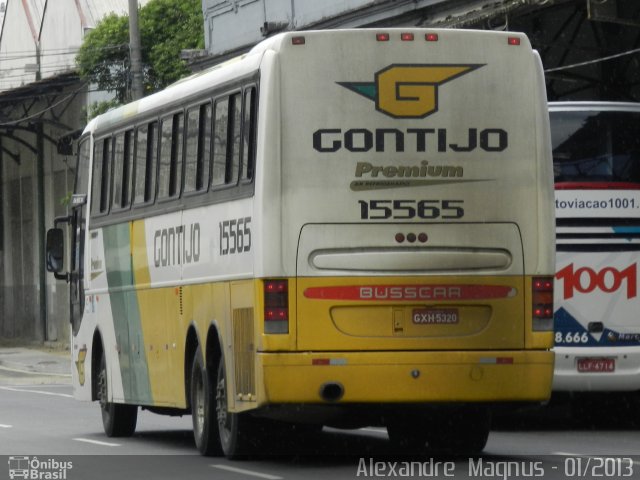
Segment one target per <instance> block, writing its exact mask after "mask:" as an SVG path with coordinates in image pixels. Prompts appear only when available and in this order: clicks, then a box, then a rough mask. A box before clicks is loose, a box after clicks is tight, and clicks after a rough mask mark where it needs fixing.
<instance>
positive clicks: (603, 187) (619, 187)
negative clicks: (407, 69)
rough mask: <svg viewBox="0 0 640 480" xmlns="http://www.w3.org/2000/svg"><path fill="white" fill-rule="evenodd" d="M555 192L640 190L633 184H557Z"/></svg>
mask: <svg viewBox="0 0 640 480" xmlns="http://www.w3.org/2000/svg"><path fill="white" fill-rule="evenodd" d="M556 190H640V183H634V182H558V183H556Z"/></svg>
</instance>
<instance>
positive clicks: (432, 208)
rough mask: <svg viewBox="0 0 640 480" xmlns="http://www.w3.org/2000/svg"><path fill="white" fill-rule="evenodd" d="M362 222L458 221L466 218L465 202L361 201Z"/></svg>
mask: <svg viewBox="0 0 640 480" xmlns="http://www.w3.org/2000/svg"><path fill="white" fill-rule="evenodd" d="M358 203H359V204H360V218H361V219H362V220H387V219H393V220H410V219H412V218H421V219H423V220H432V219H434V218H445V219H457V218H462V217H463V216H464V209H463V208H462V205H463V203H464V202H463V200H359V201H358Z"/></svg>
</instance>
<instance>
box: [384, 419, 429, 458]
mask: <svg viewBox="0 0 640 480" xmlns="http://www.w3.org/2000/svg"><path fill="white" fill-rule="evenodd" d="M426 428H427V427H425V425H424V423H423V422H420V421H417V422H416V421H414V422H409V421H408V420H406V419H403V420H391V421H389V422H388V423H387V433H388V434H389V441H391V443H392V444H393V446H394V447H395V448H396V449H397V450H398V451H397V452H396V451H394V453H402V454H410V455H413V454H421V453H423V452H424V451H425V450H426V445H427V432H426Z"/></svg>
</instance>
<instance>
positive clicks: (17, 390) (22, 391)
mask: <svg viewBox="0 0 640 480" xmlns="http://www.w3.org/2000/svg"><path fill="white" fill-rule="evenodd" d="M0 390H9V391H10V392H21V393H25V392H27V393H37V394H39V395H53V396H55V397H65V398H73V395H70V394H68V393H56V392H45V391H44V390H28V389H26V388H12V387H0Z"/></svg>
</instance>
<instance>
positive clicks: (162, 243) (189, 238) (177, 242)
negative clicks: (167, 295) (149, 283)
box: [153, 223, 200, 268]
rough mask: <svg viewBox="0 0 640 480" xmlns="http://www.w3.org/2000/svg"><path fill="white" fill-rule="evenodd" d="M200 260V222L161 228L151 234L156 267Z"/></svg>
mask: <svg viewBox="0 0 640 480" xmlns="http://www.w3.org/2000/svg"><path fill="white" fill-rule="evenodd" d="M199 260H200V224H199V223H192V224H190V225H178V226H176V227H169V228H162V229H160V230H156V231H155V232H154V234H153V263H154V265H155V266H156V268H160V267H170V266H174V265H186V264H189V263H196V262H198V261H199Z"/></svg>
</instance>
